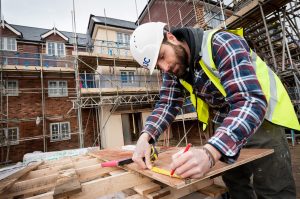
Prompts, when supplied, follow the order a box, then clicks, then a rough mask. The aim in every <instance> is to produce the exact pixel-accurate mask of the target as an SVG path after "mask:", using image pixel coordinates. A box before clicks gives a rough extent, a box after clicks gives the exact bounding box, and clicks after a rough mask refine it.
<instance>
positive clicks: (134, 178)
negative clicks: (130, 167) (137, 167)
mask: <svg viewBox="0 0 300 199" xmlns="http://www.w3.org/2000/svg"><path fill="white" fill-rule="evenodd" d="M150 181H151V179H150V178H147V177H143V176H142V175H139V174H136V173H132V172H125V173H121V174H119V175H114V176H109V177H106V178H102V179H97V180H93V181H91V182H86V183H83V184H81V186H82V192H81V193H78V194H76V195H73V196H72V199H73V198H74V199H76V198H80V199H85V198H86V199H90V198H96V197H98V196H104V195H108V194H111V193H115V192H118V191H122V190H124V189H128V188H131V187H134V186H137V185H140V184H144V183H146V182H150Z"/></svg>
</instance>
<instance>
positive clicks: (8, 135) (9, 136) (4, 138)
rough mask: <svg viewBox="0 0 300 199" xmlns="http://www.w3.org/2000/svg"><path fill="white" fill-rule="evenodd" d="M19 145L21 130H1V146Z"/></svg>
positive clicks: (12, 128) (15, 128)
mask: <svg viewBox="0 0 300 199" xmlns="http://www.w3.org/2000/svg"><path fill="white" fill-rule="evenodd" d="M8 144H9V145H16V144H19V128H18V127H10V128H3V129H0V146H7V145H8Z"/></svg>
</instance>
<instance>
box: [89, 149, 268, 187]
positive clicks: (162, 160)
mask: <svg viewBox="0 0 300 199" xmlns="http://www.w3.org/2000/svg"><path fill="white" fill-rule="evenodd" d="M180 149H181V148H171V149H169V150H167V151H165V152H162V153H160V154H159V156H158V160H156V161H155V163H154V166H156V167H158V168H161V169H166V170H169V171H170V164H171V157H172V155H173V154H174V153H176V152H178V151H179V150H180ZM271 153H273V149H242V150H241V154H240V157H239V158H238V160H237V161H236V163H234V164H225V163H223V162H220V161H218V162H217V163H216V165H215V166H214V168H213V169H212V170H211V171H210V172H209V173H207V174H206V175H205V176H204V177H203V178H201V179H177V178H172V177H170V176H166V175H162V174H159V173H155V172H152V171H150V170H143V169H140V168H139V167H138V165H137V164H135V163H132V164H128V165H126V166H125V167H126V168H128V169H130V170H134V171H136V172H139V173H141V174H143V175H145V176H148V177H150V178H152V179H155V180H158V181H160V182H162V183H164V184H166V185H168V186H171V187H174V188H177V189H179V188H183V187H186V186H189V185H190V184H194V183H196V182H199V181H201V180H204V179H206V178H209V177H213V176H217V175H219V174H221V173H222V172H224V171H226V170H229V169H231V168H234V167H237V166H240V165H242V164H245V163H248V162H250V161H253V160H256V159H258V158H261V157H264V156H266V155H269V154H271ZM93 154H94V155H95V156H97V157H99V158H100V159H102V160H115V159H123V158H126V157H131V154H132V152H130V151H123V150H121V149H105V150H102V151H97V152H93ZM110 155H111V156H110Z"/></svg>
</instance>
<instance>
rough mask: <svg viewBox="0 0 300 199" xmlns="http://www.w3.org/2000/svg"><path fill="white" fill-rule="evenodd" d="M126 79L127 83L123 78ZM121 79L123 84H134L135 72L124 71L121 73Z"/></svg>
mask: <svg viewBox="0 0 300 199" xmlns="http://www.w3.org/2000/svg"><path fill="white" fill-rule="evenodd" d="M123 76H125V77H126V81H123V79H122V77H123ZM120 79H121V83H122V84H133V83H134V82H135V74H134V71H127V70H122V71H120Z"/></svg>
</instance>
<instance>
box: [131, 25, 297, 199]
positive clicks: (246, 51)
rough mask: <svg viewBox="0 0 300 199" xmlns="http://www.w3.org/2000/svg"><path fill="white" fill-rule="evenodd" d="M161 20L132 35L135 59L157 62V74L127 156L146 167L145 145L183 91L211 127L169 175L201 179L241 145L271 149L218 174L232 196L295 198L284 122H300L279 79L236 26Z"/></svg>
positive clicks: (290, 124)
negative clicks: (176, 25) (153, 99)
mask: <svg viewBox="0 0 300 199" xmlns="http://www.w3.org/2000/svg"><path fill="white" fill-rule="evenodd" d="M164 26H165V24H164V23H161V22H151V23H146V24H143V25H141V26H139V27H138V28H137V29H136V30H135V31H134V32H133V34H132V36H131V40H130V50H131V53H132V56H133V57H134V59H135V60H136V61H137V62H138V63H139V64H140V65H142V66H143V67H145V68H147V69H149V70H150V73H152V72H153V70H154V68H155V66H157V67H158V69H160V70H161V71H162V78H163V84H162V87H161V89H160V100H159V102H158V103H157V104H156V106H155V109H154V110H153V112H152V114H151V115H150V116H149V117H148V119H147V121H146V124H145V127H144V129H143V131H142V134H141V136H140V138H139V140H138V142H137V145H136V150H135V152H134V154H133V160H134V161H135V162H136V163H137V164H138V165H139V166H140V167H141V168H144V169H146V168H151V167H152V165H151V162H150V160H149V159H150V158H149V156H150V145H149V143H154V142H156V141H157V139H158V137H159V135H160V134H161V133H162V132H163V131H164V130H165V129H166V128H167V127H168V126H169V125H170V124H171V123H172V121H173V120H174V118H175V117H176V115H177V113H178V112H179V110H180V108H181V107H182V104H183V96H184V94H185V92H189V93H190V96H191V101H192V103H193V105H194V106H195V108H196V110H197V115H198V119H199V120H200V121H201V122H203V124H204V127H205V124H207V122H208V119H209V118H211V119H212V121H213V122H214V123H215V132H214V135H213V136H212V137H211V138H210V139H209V140H208V142H207V144H205V145H204V146H203V148H202V149H191V150H189V151H188V152H186V153H184V154H180V155H179V154H176V155H175V156H174V157H173V161H172V164H171V168H172V169H175V173H176V174H177V175H180V176H182V177H183V178H186V177H190V178H200V177H202V176H203V175H204V174H205V173H207V172H208V171H209V170H210V169H211V168H212V167H213V166H214V164H215V162H216V161H218V160H221V161H223V162H226V163H233V162H235V160H236V159H237V158H238V156H239V151H240V149H241V148H242V147H245V148H273V149H274V151H275V152H274V154H272V155H269V156H267V157H264V158H261V159H259V160H256V161H253V162H251V163H248V164H246V165H243V166H240V167H238V168H236V169H232V170H230V171H228V172H226V173H225V174H224V175H223V180H224V182H225V183H226V186H227V187H228V189H229V193H230V195H231V197H232V198H238V199H244V198H256V197H257V198H272V199H274V198H285V199H287V198H295V196H296V193H295V183H294V179H293V176H292V170H291V159H290V153H289V148H288V144H287V141H286V139H285V133H284V128H283V127H288V128H293V129H300V128H299V122H298V118H297V116H296V114H295V112H294V109H293V106H292V104H291V101H290V99H289V97H288V94H287V93H286V91H285V89H284V87H283V86H282V84H281V82H280V80H279V78H278V77H277V76H276V75H275V73H273V72H272V71H271V70H270V69H269V68H268V67H267V65H266V64H265V63H264V62H263V61H262V60H261V59H260V58H259V57H258V56H257V55H256V54H255V53H254V52H252V51H251V49H250V48H249V46H248V44H247V42H246V41H245V40H244V39H243V38H242V37H241V36H238V32H235V34H233V33H230V32H227V31H217V30H210V31H203V30H201V29H193V28H180V29H176V30H174V31H172V32H165V31H164ZM240 35H241V34H240ZM208 109H209V111H208ZM209 113H212V114H211V115H209ZM282 126H283V127H282ZM143 157H145V163H144V161H143V159H142V158H143ZM250 179H252V181H253V183H252V182H251V180H250Z"/></svg>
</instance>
